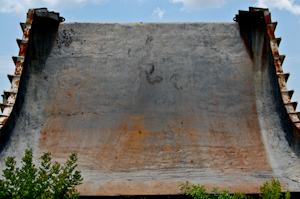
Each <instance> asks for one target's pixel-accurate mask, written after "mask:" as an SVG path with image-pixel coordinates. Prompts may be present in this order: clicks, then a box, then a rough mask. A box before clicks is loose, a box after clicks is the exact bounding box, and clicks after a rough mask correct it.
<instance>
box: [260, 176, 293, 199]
mask: <svg viewBox="0 0 300 199" xmlns="http://www.w3.org/2000/svg"><path fill="white" fill-rule="evenodd" d="M260 191H261V192H262V194H259V196H260V197H261V198H262V199H280V198H281V196H282V195H283V194H282V192H281V187H280V182H279V180H275V179H274V178H271V180H270V181H267V182H265V183H264V185H263V186H262V187H260ZM290 198H291V194H290V191H289V190H287V192H286V194H285V199H290Z"/></svg>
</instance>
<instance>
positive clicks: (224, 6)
mask: <svg viewBox="0 0 300 199" xmlns="http://www.w3.org/2000/svg"><path fill="white" fill-rule="evenodd" d="M0 5H1V6H0V24H1V31H0V44H1V45H0V93H2V90H9V89H10V83H9V81H8V79H7V76H6V75H7V74H13V71H14V64H13V61H12V59H11V56H16V55H17V54H18V52H19V49H18V46H17V43H16V41H15V40H16V38H21V37H22V31H21V28H20V25H19V22H24V21H25V19H26V13H27V10H28V9H29V8H39V7H47V8H48V10H50V11H55V12H59V13H60V14H61V16H63V17H64V18H65V19H66V21H65V22H233V17H234V16H235V14H237V13H238V10H248V8H249V6H258V7H267V8H269V9H270V11H271V13H272V21H278V26H277V29H276V32H275V35H276V37H282V41H281V44H280V47H279V52H280V54H285V55H286V59H285V61H284V64H283V69H284V72H290V73H291V75H290V78H289V81H288V88H289V89H294V90H295V93H294V96H293V98H292V101H299V102H300V88H298V85H300V51H299V48H300V47H299V46H300V37H299V32H300V0H0ZM1 102H2V101H1ZM1 102H0V103H1ZM299 107H300V105H299ZM298 110H300V109H299V108H298Z"/></svg>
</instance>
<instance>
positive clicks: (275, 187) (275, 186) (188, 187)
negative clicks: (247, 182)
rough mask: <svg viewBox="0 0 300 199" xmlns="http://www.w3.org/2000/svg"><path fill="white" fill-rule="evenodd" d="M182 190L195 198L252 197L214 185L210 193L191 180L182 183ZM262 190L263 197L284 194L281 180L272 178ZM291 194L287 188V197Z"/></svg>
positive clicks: (235, 198) (272, 197)
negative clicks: (232, 192) (220, 188)
mask: <svg viewBox="0 0 300 199" xmlns="http://www.w3.org/2000/svg"><path fill="white" fill-rule="evenodd" d="M179 186H180V190H181V192H182V193H184V194H186V195H188V196H189V197H192V198H193V199H210V198H217V199H246V198H250V197H249V196H246V195H245V194H244V193H242V192H238V191H236V192H235V193H234V194H230V192H229V191H228V190H221V191H218V189H219V188H218V187H213V191H212V194H208V193H207V192H206V189H205V186H204V185H202V186H201V185H199V184H196V185H195V184H190V183H189V182H186V183H185V184H184V183H180V184H179ZM260 191H261V192H262V194H259V197H260V198H262V199H280V198H281V196H283V194H282V192H281V186H280V182H279V181H278V180H275V179H274V178H271V180H270V181H266V182H265V183H264V184H263V186H262V187H260ZM290 198H291V194H290V191H289V190H287V192H286V193H285V199H290Z"/></svg>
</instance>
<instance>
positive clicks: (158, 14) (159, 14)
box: [152, 7, 166, 19]
mask: <svg viewBox="0 0 300 199" xmlns="http://www.w3.org/2000/svg"><path fill="white" fill-rule="evenodd" d="M165 12H166V11H165V9H163V10H161V9H160V8H159V7H157V8H156V9H155V10H154V11H153V13H152V16H154V17H156V16H158V18H160V19H161V18H162V17H163V15H164V14H165Z"/></svg>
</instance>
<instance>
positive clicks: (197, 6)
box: [170, 0, 226, 11]
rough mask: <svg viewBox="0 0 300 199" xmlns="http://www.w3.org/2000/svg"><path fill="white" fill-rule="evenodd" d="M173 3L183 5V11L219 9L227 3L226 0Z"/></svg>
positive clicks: (176, 1)
mask: <svg viewBox="0 0 300 199" xmlns="http://www.w3.org/2000/svg"><path fill="white" fill-rule="evenodd" d="M170 2H171V3H182V4H183V8H182V9H181V11H188V10H203V9H205V8H219V7H221V6H222V5H224V4H225V3H226V1H225V0H170Z"/></svg>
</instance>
